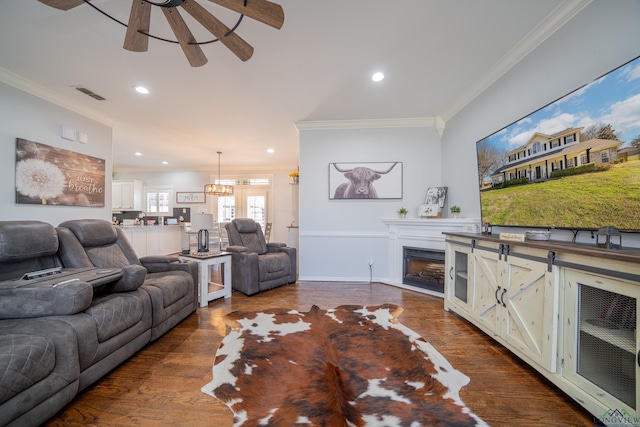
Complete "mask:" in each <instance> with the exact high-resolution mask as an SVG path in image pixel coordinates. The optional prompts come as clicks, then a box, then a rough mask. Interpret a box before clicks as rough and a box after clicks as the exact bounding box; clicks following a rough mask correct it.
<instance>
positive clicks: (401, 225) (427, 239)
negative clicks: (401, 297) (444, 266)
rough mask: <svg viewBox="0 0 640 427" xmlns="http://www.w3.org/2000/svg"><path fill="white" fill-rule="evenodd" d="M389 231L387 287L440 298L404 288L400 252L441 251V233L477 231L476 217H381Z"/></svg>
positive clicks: (477, 222) (442, 244) (411, 287)
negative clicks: (412, 250) (403, 250)
mask: <svg viewBox="0 0 640 427" xmlns="http://www.w3.org/2000/svg"><path fill="white" fill-rule="evenodd" d="M381 220H382V222H383V223H384V224H385V225H386V226H387V227H388V230H389V281H390V284H391V285H394V286H398V287H401V288H405V289H412V290H415V291H418V292H423V293H427V294H431V295H437V296H443V295H442V294H440V293H435V292H433V291H429V290H426V289H420V288H416V287H414V286H410V285H405V284H403V283H402V279H403V275H404V272H403V259H402V257H403V253H402V248H403V247H405V246H409V247H414V248H421V249H432V250H442V251H444V243H445V242H444V235H443V234H442V233H443V232H467V233H479V232H480V218H455V219H453V218H433V219H431V218H430V219H427V218H404V219H402V218H381Z"/></svg>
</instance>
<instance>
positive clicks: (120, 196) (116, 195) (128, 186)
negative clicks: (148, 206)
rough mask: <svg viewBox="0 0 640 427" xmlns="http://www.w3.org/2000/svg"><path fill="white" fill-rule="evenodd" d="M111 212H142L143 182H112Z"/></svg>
mask: <svg viewBox="0 0 640 427" xmlns="http://www.w3.org/2000/svg"><path fill="white" fill-rule="evenodd" d="M111 210H116V211H126V210H129V211H141V210H143V208H142V181H139V180H133V181H112V183H111Z"/></svg>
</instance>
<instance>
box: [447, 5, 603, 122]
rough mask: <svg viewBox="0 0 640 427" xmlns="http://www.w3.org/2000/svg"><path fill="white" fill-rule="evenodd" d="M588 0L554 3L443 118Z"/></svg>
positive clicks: (537, 44) (469, 99)
mask: <svg viewBox="0 0 640 427" xmlns="http://www.w3.org/2000/svg"><path fill="white" fill-rule="evenodd" d="M592 1H593V0H564V1H563V2H562V3H560V4H559V5H558V7H556V8H555V9H554V10H553V11H552V12H551V13H550V14H549V15H547V17H546V18H545V19H543V20H542V21H541V22H540V23H539V24H538V25H536V26H535V27H534V28H533V30H531V31H530V32H529V33H528V34H527V35H526V36H525V37H524V38H523V39H522V40H520V42H518V44H516V45H515V46H514V47H513V48H512V49H511V50H510V51H509V52H507V54H506V55H504V56H503V57H502V58H500V60H499V61H498V62H496V64H495V65H494V66H493V67H492V68H491V69H490V70H489V71H488V72H487V73H485V74H484V75H483V76H482V77H481V78H480V79H478V80H477V81H476V83H475V84H474V85H473V86H471V87H470V88H469V90H467V91H466V92H465V94H464V95H462V96H461V97H460V98H458V100H457V101H456V102H455V103H454V104H453V106H452V107H451V108H450V109H449V110H447V111H446V112H444V113H443V114H442V117H443V118H444V120H449V119H451V118H452V117H453V116H455V115H456V114H457V113H458V112H460V110H462V109H463V108H464V107H466V106H467V105H468V104H470V103H471V102H472V101H473V100H474V99H476V98H477V97H478V96H479V95H480V94H481V93H482V92H484V91H485V90H487V89H488V88H489V87H490V86H491V85H492V84H493V83H495V82H496V80H498V79H499V78H500V77H502V76H503V75H504V74H505V73H506V72H507V71H509V70H510V69H511V68H513V67H514V66H515V65H516V64H517V63H518V62H520V61H522V60H523V59H524V58H525V57H526V56H527V55H529V54H530V53H531V52H532V51H533V50H534V49H535V48H537V47H538V46H539V45H540V44H542V42H544V41H545V40H547V39H548V38H549V37H551V35H553V34H554V33H555V32H556V31H558V30H559V29H560V28H562V27H563V26H564V25H565V24H566V23H567V22H569V21H570V20H571V19H573V17H574V16H576V15H577V14H578V13H579V12H580V11H582V9H584V8H585V7H587V6H588V5H589V4H590V3H591V2H592Z"/></svg>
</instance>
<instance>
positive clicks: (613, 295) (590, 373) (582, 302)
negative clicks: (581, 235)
mask: <svg viewBox="0 0 640 427" xmlns="http://www.w3.org/2000/svg"><path fill="white" fill-rule="evenodd" d="M604 283H606V287H605V286H604ZM565 285H566V287H565V292H566V293H565V298H566V302H567V304H566V312H565V324H571V325H573V327H571V328H570V329H568V331H569V333H568V334H567V338H568V339H567V340H565V363H566V365H565V372H564V376H565V377H568V378H570V379H571V381H573V382H575V383H577V384H579V385H581V386H583V387H584V386H588V387H590V388H591V389H593V386H595V387H597V388H598V389H600V391H601V392H598V393H596V395H597V396H598V398H599V400H601V402H602V403H603V404H604V406H605V407H608V408H610V409H611V410H620V411H622V410H624V411H625V412H627V413H629V414H634V413H636V411H637V409H638V408H637V377H638V363H637V357H636V355H637V354H638V341H637V336H636V331H637V327H638V320H637V313H636V309H637V298H636V297H635V296H634V294H637V289H638V284H632V283H628V282H624V281H621V280H616V279H612V278H610V277H608V278H606V280H605V279H604V278H602V277H600V276H597V275H593V274H588V273H583V272H579V271H571V270H567V271H566V272H565ZM574 316H575V317H574ZM572 317H573V319H575V321H573V322H572Z"/></svg>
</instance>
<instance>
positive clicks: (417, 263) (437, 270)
mask: <svg viewBox="0 0 640 427" xmlns="http://www.w3.org/2000/svg"><path fill="white" fill-rule="evenodd" d="M402 253H403V276H402V283H403V284H405V285H410V286H415V287H418V288H422V289H428V290H430V291H434V292H439V293H443V294H444V280H445V267H444V251H441V250H437V249H424V248H413V247H408V246H404V247H403V248H402Z"/></svg>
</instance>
